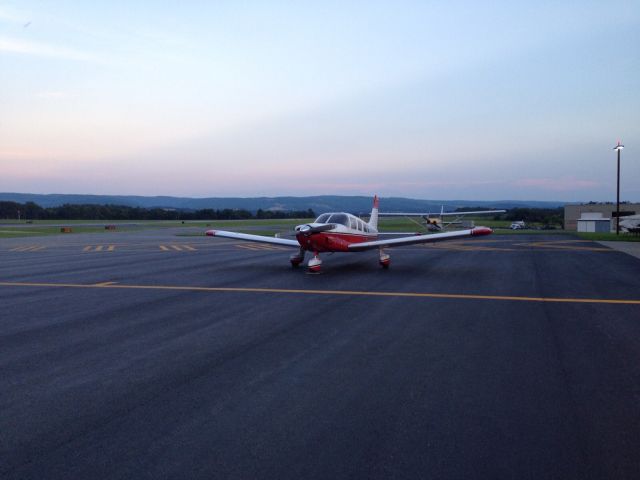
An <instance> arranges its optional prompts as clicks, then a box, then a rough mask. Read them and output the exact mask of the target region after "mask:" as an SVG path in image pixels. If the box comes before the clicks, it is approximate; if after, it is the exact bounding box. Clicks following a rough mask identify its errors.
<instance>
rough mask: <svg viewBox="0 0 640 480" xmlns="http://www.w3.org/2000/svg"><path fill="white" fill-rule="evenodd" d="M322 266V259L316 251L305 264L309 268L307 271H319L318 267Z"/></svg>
mask: <svg viewBox="0 0 640 480" xmlns="http://www.w3.org/2000/svg"><path fill="white" fill-rule="evenodd" d="M321 267H322V260H320V257H319V256H318V252H316V253H315V254H314V256H313V258H312V259H310V260H309V263H308V264H307V268H308V269H309V273H320V268H321Z"/></svg>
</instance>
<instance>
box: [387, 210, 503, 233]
mask: <svg viewBox="0 0 640 480" xmlns="http://www.w3.org/2000/svg"><path fill="white" fill-rule="evenodd" d="M505 212H506V210H476V211H475V212H445V211H444V205H443V206H442V208H441V209H440V213H408V212H385V213H380V216H384V217H407V218H408V219H409V220H411V221H413V222H415V220H413V219H412V218H411V217H422V218H423V219H424V221H425V226H426V227H427V230H429V231H430V232H441V231H442V230H444V229H446V228H448V227H450V226H451V225H459V224H461V223H462V222H461V221H460V219H462V218H463V217H465V216H467V215H490V214H496V213H505ZM445 217H455V218H454V219H453V220H451V221H446V222H444V223H443V219H444V218H445ZM415 223H417V224H418V225H420V226H422V224H420V223H419V222H415Z"/></svg>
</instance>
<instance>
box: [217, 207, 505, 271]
mask: <svg viewBox="0 0 640 480" xmlns="http://www.w3.org/2000/svg"><path fill="white" fill-rule="evenodd" d="M378 205H379V200H378V197H377V196H375V197H374V199H373V209H372V210H371V216H370V218H369V222H364V221H363V220H361V219H360V218H358V217H356V216H355V215H351V214H350V213H344V212H339V213H323V214H322V215H320V216H319V217H318V218H317V219H316V220H315V221H314V222H312V223H306V224H303V225H298V226H297V227H296V228H295V232H296V239H295V240H290V239H285V238H277V237H267V236H263V235H250V234H247V233H236V232H228V231H224V230H208V231H207V232H206V234H207V235H209V236H211V237H223V238H232V239H235V240H245V241H248V242H258V243H269V244H272V245H283V246H286V247H293V248H297V249H298V252H297V253H295V254H293V255H291V256H290V257H289V261H290V262H291V265H292V266H293V267H297V266H298V265H300V264H301V263H302V262H303V261H304V257H305V254H306V253H307V252H311V253H312V254H313V257H312V258H311V259H310V260H309V263H308V264H307V267H308V269H309V271H310V272H314V273H317V272H319V271H320V268H321V266H322V260H320V255H319V254H320V253H324V252H362V251H365V250H374V249H378V251H379V255H380V256H379V261H380V265H382V267H384V268H388V267H389V264H390V261H391V260H390V257H389V255H388V254H387V253H385V251H384V249H385V248H387V247H397V246H401V245H413V244H417V243H431V242H441V241H445V240H453V239H456V238H465V237H479V236H482V235H489V234H491V233H492V232H493V231H492V230H491V229H490V228H487V227H475V228H472V229H469V230H458V231H455V232H444V233H433V234H427V235H420V234H415V235H411V236H407V237H401V238H390V239H388V240H379V239H378V237H379V236H380V235H381V234H380V233H379V232H378V215H379V214H378ZM384 235H389V233H385V234H384Z"/></svg>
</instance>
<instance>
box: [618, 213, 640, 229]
mask: <svg viewBox="0 0 640 480" xmlns="http://www.w3.org/2000/svg"><path fill="white" fill-rule="evenodd" d="M620 230H622V231H623V232H636V231H640V215H628V216H626V217H620Z"/></svg>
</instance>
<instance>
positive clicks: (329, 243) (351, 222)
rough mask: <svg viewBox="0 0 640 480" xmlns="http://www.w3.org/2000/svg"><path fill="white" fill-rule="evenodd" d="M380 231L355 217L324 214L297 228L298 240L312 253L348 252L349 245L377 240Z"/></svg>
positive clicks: (341, 214) (347, 214) (340, 213)
mask: <svg viewBox="0 0 640 480" xmlns="http://www.w3.org/2000/svg"><path fill="white" fill-rule="evenodd" d="M377 237H378V230H377V229H376V228H374V227H372V226H371V225H369V224H368V223H367V222H364V221H363V220H361V219H359V218H358V217H356V216H355V215H351V214H350V213H344V212H339V213H338V212H336V213H323V214H322V215H320V216H319V217H318V218H317V219H316V220H315V221H314V222H313V223H305V224H303V225H298V226H297V227H296V239H297V240H298V243H299V244H300V246H301V247H302V248H304V249H305V250H308V251H311V252H347V251H349V245H350V244H353V243H361V242H368V241H372V240H375V239H376V238H377Z"/></svg>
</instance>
